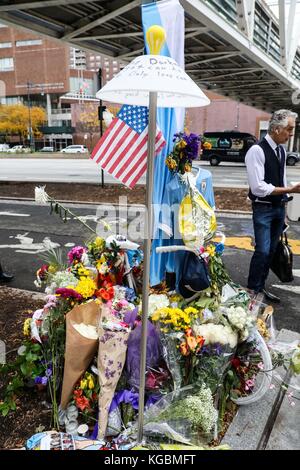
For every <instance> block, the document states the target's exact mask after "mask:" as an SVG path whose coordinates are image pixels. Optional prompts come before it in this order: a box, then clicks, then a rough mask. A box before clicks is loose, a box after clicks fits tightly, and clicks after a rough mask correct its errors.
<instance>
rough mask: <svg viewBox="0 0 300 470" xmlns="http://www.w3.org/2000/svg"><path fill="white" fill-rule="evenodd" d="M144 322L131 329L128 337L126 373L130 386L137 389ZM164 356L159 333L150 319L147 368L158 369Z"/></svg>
mask: <svg viewBox="0 0 300 470" xmlns="http://www.w3.org/2000/svg"><path fill="white" fill-rule="evenodd" d="M141 336H142V324H141V323H139V325H137V326H136V328H135V329H134V330H133V331H131V333H130V335H129V338H128V349H127V358H126V375H127V378H128V383H129V385H130V387H132V388H133V389H135V390H138V389H139V386H140V349H141ZM161 358H162V349H161V344H160V339H159V335H158V333H157V331H156V328H155V326H154V325H153V323H151V322H150V321H149V320H148V327H147V353H146V370H148V369H158V367H159V364H160V362H161Z"/></svg>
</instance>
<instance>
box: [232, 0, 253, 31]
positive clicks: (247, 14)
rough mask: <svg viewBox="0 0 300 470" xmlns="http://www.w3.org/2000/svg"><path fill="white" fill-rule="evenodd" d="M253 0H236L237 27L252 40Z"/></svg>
mask: <svg viewBox="0 0 300 470" xmlns="http://www.w3.org/2000/svg"><path fill="white" fill-rule="evenodd" d="M254 9H255V0H236V11H237V19H238V27H239V29H240V30H241V32H242V33H243V34H245V35H246V36H247V37H248V38H249V39H251V40H252V37H253V25H254Z"/></svg>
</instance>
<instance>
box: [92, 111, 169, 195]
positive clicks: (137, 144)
mask: <svg viewBox="0 0 300 470" xmlns="http://www.w3.org/2000/svg"><path fill="white" fill-rule="evenodd" d="M148 115H149V112H148V108H147V107H145V106H129V105H124V106H123V107H122V109H121V110H120V112H119V113H118V116H117V117H116V118H115V119H114V120H113V122H112V123H111V125H110V126H109V127H108V129H106V131H105V133H104V135H103V136H102V137H101V139H100V140H99V142H98V143H97V145H96V147H95V148H94V150H93V152H92V154H91V159H92V160H93V161H94V162H96V163H98V164H99V165H100V166H101V168H103V170H105V171H107V173H109V174H110V175H112V176H113V177H114V178H116V179H118V180H119V181H121V182H122V183H123V184H125V185H126V186H128V187H129V188H133V187H134V186H135V184H136V183H137V182H138V180H139V179H140V178H141V177H142V176H143V175H144V174H145V172H146V170H147V147H148V146H147V143H148V120H149V118H148ZM165 145H166V141H165V139H164V136H163V134H162V132H161V130H160V129H159V128H158V127H157V128H156V138H155V155H157V154H158V153H159V152H160V151H161V149H162V148H163V147H164V146H165Z"/></svg>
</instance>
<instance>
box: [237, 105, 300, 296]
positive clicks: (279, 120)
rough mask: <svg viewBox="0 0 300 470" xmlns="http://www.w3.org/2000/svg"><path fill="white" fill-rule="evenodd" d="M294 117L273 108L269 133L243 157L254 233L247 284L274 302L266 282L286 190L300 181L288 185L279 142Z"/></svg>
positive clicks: (290, 129)
mask: <svg viewBox="0 0 300 470" xmlns="http://www.w3.org/2000/svg"><path fill="white" fill-rule="evenodd" d="M296 118H297V114H296V113H293V112H292V111H289V110H287V109H281V110H279V111H275V112H274V113H273V115H272V117H271V119H270V122H269V129H268V134H267V135H266V136H265V137H264V138H263V139H262V140H261V141H260V142H259V143H258V144H255V145H253V146H252V147H251V148H250V149H249V150H248V152H247V155H246V159H245V163H246V166H247V175H248V182H249V198H250V199H251V201H252V210H253V226H254V235H255V251H254V254H253V256H252V259H251V263H250V270H249V277H248V288H249V289H250V290H251V291H253V292H254V294H257V293H258V292H262V293H263V294H264V295H265V297H266V298H267V299H268V300H271V301H273V302H280V298H279V297H277V296H276V295H274V294H273V293H271V292H269V291H268V290H266V287H265V282H266V279H267V277H268V273H269V268H270V264H271V261H272V257H273V255H274V253H275V250H276V247H277V244H278V241H279V238H280V235H281V233H282V231H283V227H284V223H285V206H286V202H287V198H288V194H290V193H300V183H299V184H296V185H295V186H293V187H291V186H288V185H287V181H286V151H285V148H284V147H283V146H282V144H287V143H288V141H289V139H290V137H292V136H293V134H294V130H295V121H296Z"/></svg>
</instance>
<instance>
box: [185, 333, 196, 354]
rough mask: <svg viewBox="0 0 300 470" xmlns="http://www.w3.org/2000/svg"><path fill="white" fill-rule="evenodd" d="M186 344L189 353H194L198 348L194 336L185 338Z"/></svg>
mask: <svg viewBox="0 0 300 470" xmlns="http://www.w3.org/2000/svg"><path fill="white" fill-rule="evenodd" d="M186 342H187V345H188V347H189V348H190V350H191V351H193V352H194V351H195V349H196V348H197V346H198V343H197V341H196V338H195V336H187V338H186Z"/></svg>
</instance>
